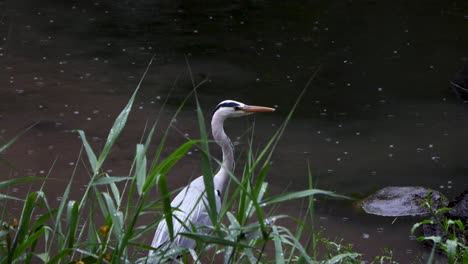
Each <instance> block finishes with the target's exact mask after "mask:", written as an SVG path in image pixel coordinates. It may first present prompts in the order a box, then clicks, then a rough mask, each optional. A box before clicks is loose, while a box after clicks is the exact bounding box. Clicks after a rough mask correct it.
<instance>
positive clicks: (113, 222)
mask: <svg viewBox="0 0 468 264" xmlns="http://www.w3.org/2000/svg"><path fill="white" fill-rule="evenodd" d="M150 64H151V63H150ZM150 64H149V65H148V68H149V67H150ZM148 68H147V70H148ZM147 70H146V71H145V73H144V75H143V77H142V80H143V78H144V76H145V75H146V72H147ZM142 80H141V81H140V84H141V82H142ZM140 84H139V85H138V86H137V88H136V90H135V92H134V93H133V95H132V96H131V98H130V100H129V102H128V104H127V105H126V106H125V107H124V109H123V110H122V112H121V113H120V114H119V115H118V117H117V118H116V119H115V122H114V124H113V126H112V128H111V129H110V132H109V135H108V137H107V140H106V143H105V145H104V147H103V149H102V150H101V152H100V153H96V152H95V150H94V149H93V148H92V147H91V145H90V144H89V143H88V141H87V138H86V134H85V132H84V131H80V130H78V131H75V132H76V133H78V134H79V136H80V138H81V140H82V143H83V151H84V153H85V154H86V158H84V159H85V160H86V164H87V166H86V167H87V168H88V170H89V174H90V176H91V177H90V180H89V183H88V184H87V185H86V190H85V192H84V195H83V196H82V197H81V198H80V199H77V200H74V199H72V198H71V197H70V191H71V188H73V180H74V176H75V175H74V174H73V175H71V178H70V181H69V183H68V185H67V186H66V188H65V190H64V192H63V196H62V199H61V201H60V203H59V205H58V206H56V207H55V208H53V207H52V206H51V203H50V201H49V200H48V198H47V195H46V193H44V192H43V186H42V187H41V188H40V189H39V190H37V191H31V192H29V193H28V194H27V195H26V197H24V198H22V197H13V196H8V195H6V194H3V195H0V206H1V207H2V214H1V224H2V230H0V262H1V263H86V264H88V263H164V262H166V261H168V260H170V261H175V262H183V263H186V262H191V263H192V262H195V263H200V262H204V263H205V262H211V263H215V262H216V263H218V261H219V260H220V259H222V261H223V262H224V263H358V262H359V258H360V255H359V254H357V253H354V252H350V251H348V250H346V249H343V248H341V247H338V244H333V243H332V242H329V241H323V240H321V239H320V238H319V236H318V235H317V234H316V233H315V232H314V230H313V197H314V196H315V195H327V196H333V197H342V196H339V195H336V194H335V193H333V192H329V191H324V190H319V189H314V188H312V187H313V185H312V180H311V174H310V171H309V179H310V185H309V188H307V189H305V190H302V191H297V192H292V193H286V194H281V195H276V196H270V195H269V194H268V183H267V182H266V179H267V174H268V171H269V168H270V165H269V164H270V159H271V157H272V154H273V152H274V150H275V147H276V144H277V143H278V141H279V140H280V138H281V136H282V134H283V132H284V129H285V128H286V125H287V123H288V121H289V119H290V118H291V115H292V113H293V111H291V112H290V114H289V115H288V117H287V118H286V120H285V122H284V123H283V124H282V125H281V126H280V127H279V129H278V130H277V131H276V133H275V134H274V135H273V137H272V138H271V139H270V140H269V141H268V143H267V144H266V145H265V146H264V147H263V149H261V150H260V151H259V152H258V153H255V152H254V151H253V147H252V146H253V143H252V138H250V140H249V142H250V144H249V146H250V148H249V150H248V151H247V153H246V157H247V158H246V163H245V166H244V168H243V173H242V176H241V177H239V178H237V177H235V176H234V175H231V176H232V177H231V178H232V180H231V184H230V186H229V193H231V196H230V199H229V200H228V199H227V196H225V197H224V201H223V205H222V208H221V210H220V213H219V214H217V213H216V209H215V201H214V196H213V194H210V192H213V190H208V191H207V193H206V197H207V199H208V205H207V206H209V208H210V212H211V214H212V215H211V218H212V220H213V223H214V224H213V226H212V227H211V228H212V230H213V231H212V232H211V233H209V234H201V233H198V232H197V230H196V228H195V227H193V228H192V229H191V230H192V232H185V233H183V234H178V235H183V236H187V237H189V238H192V239H194V240H195V241H196V242H197V245H198V246H197V249H196V250H194V249H182V248H171V249H169V250H164V252H162V251H163V250H159V249H154V248H151V247H150V246H149V245H150V240H149V239H148V237H151V236H152V234H153V233H154V230H155V229H156V226H157V225H158V224H159V222H160V221H166V222H167V224H168V226H169V227H170V230H171V237H174V236H176V235H177V234H175V233H174V231H173V230H172V228H171V226H172V225H171V222H172V212H174V210H177V208H172V207H171V205H170V197H171V195H172V194H173V192H170V191H169V189H168V186H167V176H168V173H169V172H170V171H171V169H172V168H173V166H175V165H176V164H177V162H178V161H179V160H180V159H181V158H182V157H184V156H185V155H186V154H187V152H188V151H189V150H190V149H191V148H192V147H194V146H197V147H198V148H199V149H201V151H202V160H201V162H202V168H203V174H204V176H205V178H204V180H205V185H206V186H213V182H212V181H213V178H212V171H211V163H214V164H220V162H219V161H218V160H216V159H214V158H213V157H212V156H211V155H210V154H209V152H208V144H209V143H210V141H209V140H208V137H207V132H206V130H205V123H204V119H203V114H202V111H201V108H200V106H199V105H197V116H198V119H199V125H200V129H201V133H200V135H201V138H200V139H197V140H187V141H186V142H185V143H184V144H182V145H181V146H180V147H178V148H177V149H176V150H175V151H173V152H172V153H170V154H169V155H167V156H166V157H162V155H161V154H162V152H163V150H164V149H165V145H166V139H167V135H168V133H169V132H168V131H169V128H167V129H166V133H165V134H164V136H163V137H162V138H161V139H160V141H159V142H158V143H157V144H153V134H154V131H155V129H156V126H157V124H158V122H157V121H156V122H155V123H154V125H153V126H152V127H151V129H150V130H149V133H148V135H147V137H146V138H145V140H144V141H143V142H141V143H137V144H136V146H135V156H134V158H133V163H132V166H131V168H130V169H129V172H128V175H125V176H112V175H109V174H108V173H106V172H103V171H102V165H103V164H104V163H105V161H106V159H107V157H108V156H109V153H110V151H111V149H112V147H113V145H114V143H115V142H116V140H117V138H118V137H119V135H120V133H121V131H122V130H123V128H124V127H125V125H126V121H127V118H128V115H129V113H130V112H131V108H132V105H133V102H134V100H135V96H136V94H137V92H138V89H139V87H140ZM184 102H185V101H184ZM183 105H184V103H182V104H181V106H180V108H179V109H178V110H177V112H176V114H175V115H177V113H178V112H179V111H180V109H181V108H182V107H183ZM293 110H294V109H293ZM14 140H15V139H13V140H12V141H10V142H7V143H6V144H5V145H3V146H2V147H1V148H0V152H1V151H3V150H5V149H6V148H7V147H8V146H10V145H11V144H12V143H13V141H14ZM151 145H157V149H156V154H154V156H153V157H152V158H151V159H150V160H149V159H148V157H147V156H148V149H149V147H150V146H151ZM81 156H82V155H81V153H80V155H79V159H81ZM76 164H79V162H77V163H76ZM32 181H43V183H44V184H46V183H47V179H44V178H38V177H25V178H18V179H11V180H7V181H3V182H0V190H2V192H3V190H6V188H9V187H10V186H13V185H15V184H20V183H28V182H32ZM187 182H188V180H187ZM154 191H158V195H154ZM155 197H158V198H155ZM303 198H305V199H307V201H308V205H309V206H308V210H307V212H306V214H305V215H304V217H302V218H301V219H296V218H294V217H292V216H287V215H276V214H273V213H271V212H272V211H273V210H271V208H275V207H278V206H279V204H281V203H282V202H284V201H289V200H293V199H303ZM12 200H14V201H19V202H21V203H22V205H23V209H22V212H21V215H20V216H19V218H18V219H13V220H12V221H10V220H8V218H9V217H10V216H9V215H8V211H7V210H6V208H7V202H9V201H12ZM233 211H235V212H236V213H233ZM148 215H151V216H152V218H153V219H156V220H153V221H150V222H146V223H144V224H142V223H141V221H139V220H140V219H141V218H142V217H145V216H148ZM285 219H289V220H291V221H294V222H295V224H296V225H297V228H296V229H295V230H291V229H288V228H287V227H285V226H284V225H281V224H280V223H281V222H282V221H283V220H285ZM304 241H305V242H304ZM321 241H322V242H321ZM319 243H323V244H326V245H333V246H335V248H334V249H333V250H330V251H328V252H329V254H325V255H324V256H322V258H321V259H319V257H318V253H317V251H318V250H317V248H318V244H319ZM149 250H156V251H157V254H155V255H154V256H152V257H151V258H149V257H148V256H147V252H148V251H149ZM175 255H181V256H182V257H181V258H178V259H174V258H173V256H175Z"/></svg>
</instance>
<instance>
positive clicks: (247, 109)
mask: <svg viewBox="0 0 468 264" xmlns="http://www.w3.org/2000/svg"><path fill="white" fill-rule="evenodd" d="M273 111H275V109H274V108H270V107H265V106H255V105H246V104H244V103H241V102H237V101H234V100H225V101H222V102H221V103H219V104H218V106H216V108H215V110H214V112H213V115H220V116H222V117H224V118H228V117H238V116H245V115H250V114H253V113H259V112H273Z"/></svg>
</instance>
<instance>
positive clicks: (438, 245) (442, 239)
mask: <svg viewBox="0 0 468 264" xmlns="http://www.w3.org/2000/svg"><path fill="white" fill-rule="evenodd" d="M423 206H424V207H426V208H428V210H429V212H430V218H429V219H424V220H422V221H420V222H418V223H416V224H414V225H413V227H412V228H411V233H412V234H414V233H415V231H416V230H417V229H418V228H423V229H424V228H425V229H427V230H430V233H433V234H429V233H426V234H423V235H421V236H419V237H417V240H418V241H424V242H429V243H431V244H432V246H433V247H432V252H431V255H430V257H429V259H428V263H433V261H434V254H435V252H436V250H439V251H441V252H443V253H445V254H446V255H447V261H448V263H449V264H456V263H463V264H468V244H467V240H466V237H467V233H466V232H467V231H466V230H467V228H468V222H466V220H465V221H463V220H461V219H452V217H450V216H449V214H447V213H448V212H449V211H450V210H451V208H448V207H442V208H439V209H434V207H433V206H432V205H431V196H430V195H428V196H427V197H426V199H425V201H424V203H423ZM423 233H424V231H423Z"/></svg>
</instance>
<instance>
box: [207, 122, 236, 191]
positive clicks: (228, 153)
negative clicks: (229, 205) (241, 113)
mask: <svg viewBox="0 0 468 264" xmlns="http://www.w3.org/2000/svg"><path fill="white" fill-rule="evenodd" d="M223 123H224V118H223V117H222V116H218V115H216V114H215V115H214V116H213V119H212V120H211V130H212V132H213V138H214V140H215V141H216V143H218V145H219V146H220V147H221V149H222V150H223V162H222V164H221V169H220V170H219V171H218V173H216V175H215V176H214V179H213V181H214V186H215V189H216V190H220V191H221V193H222V194H223V195H224V191H225V190H226V185H227V183H228V179H229V174H230V173H232V171H233V169H234V149H233V146H232V143H231V140H229V138H228V136H227V135H226V133H225V132H224V127H223Z"/></svg>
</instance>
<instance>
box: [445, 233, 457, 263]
mask: <svg viewBox="0 0 468 264" xmlns="http://www.w3.org/2000/svg"><path fill="white" fill-rule="evenodd" d="M445 243H446V244H447V257H448V262H449V264H455V263H457V248H458V244H457V239H447V241H446V242H445Z"/></svg>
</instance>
